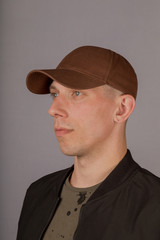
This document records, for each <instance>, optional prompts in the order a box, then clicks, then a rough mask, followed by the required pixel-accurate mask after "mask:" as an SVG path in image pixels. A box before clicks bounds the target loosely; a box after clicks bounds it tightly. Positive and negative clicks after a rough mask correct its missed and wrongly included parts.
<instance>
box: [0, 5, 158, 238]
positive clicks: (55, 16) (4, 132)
mask: <svg viewBox="0 0 160 240" xmlns="http://www.w3.org/2000/svg"><path fill="white" fill-rule="evenodd" d="M0 9H1V10H0V11H1V12H0V18H1V19H0V20H1V31H0V33H1V37H0V46H1V59H0V61H1V62H0V68H1V75H0V76H1V79H0V81H1V88H0V98H1V99H0V100H1V101H0V102H1V115H0V118H1V125H0V127H1V144H0V147H1V151H0V153H1V167H0V171H1V172H0V177H1V179H0V184H1V202H0V207H1V209H0V212H1V214H0V218H1V219H0V230H1V236H0V239H3V240H13V239H15V238H16V232H17V223H18V218H19V214H20V211H21V207H22V202H23V198H24V195H25V192H26V189H27V187H28V186H29V185H30V183H31V182H33V181H34V180H36V179H38V178H40V177H41V176H43V175H45V174H48V173H50V172H52V171H56V170H58V169H61V168H65V167H66V166H70V165H71V164H72V162H73V159H72V158H69V157H66V156H63V155H62V153H61V152H60V150H59V147H58V144H57V142H56V138H55V136H54V134H53V119H52V118H51V117H50V116H49V115H48V108H49V106H50V104H51V98H50V97H49V96H48V95H45V96H39V95H34V94H31V93H30V92H29V91H27V89H26V87H25V77H26V75H27V73H28V72H29V71H30V70H32V69H41V68H42V69H45V68H54V67H56V66H57V64H58V63H59V61H60V60H61V59H62V58H63V57H64V56H65V55H66V54H67V53H69V52H70V51H71V50H73V49H74V48H76V47H79V46H82V45H97V46H101V47H105V48H111V49H112V50H115V51H117V52H119V53H120V54H122V55H124V56H125V57H126V58H127V59H128V60H129V61H130V62H131V63H132V65H133V67H134V68H135V70H136V72H137V75H138V78H139V92H138V98H137V105H136V109H135V110H134V113H133V115H132V116H131V118H130V121H129V122H128V127H127V130H128V132H127V138H128V147H129V148H130V150H131V151H132V155H133V157H134V159H135V160H136V161H137V162H138V163H139V164H141V165H142V166H143V167H145V168H147V169H149V170H150V171H152V172H153V173H154V174H156V175H158V176H160V161H159V156H160V154H159V148H160V145H159V140H160V129H159V122H160V109H159V103H160V95H159V90H160V80H159V70H160V46H159V43H160V1H159V0H157V1H156V0H152V1H151V0H132V1H131V0H103V1H102V0H46V1H42V0H23V1H22V0H12V1H9V0H1V6H0Z"/></svg>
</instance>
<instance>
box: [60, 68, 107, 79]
mask: <svg viewBox="0 0 160 240" xmlns="http://www.w3.org/2000/svg"><path fill="white" fill-rule="evenodd" d="M58 69H62V70H73V71H76V72H78V73H82V74H85V75H87V76H89V77H95V78H97V79H98V80H100V81H101V82H104V83H105V81H103V79H102V78H100V77H98V76H97V75H95V74H88V72H85V71H80V70H79V69H77V68H70V69H66V68H61V67H60V68H58ZM58 69H57V70H58Z"/></svg>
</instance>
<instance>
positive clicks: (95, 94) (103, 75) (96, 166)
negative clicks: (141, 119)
mask: <svg viewBox="0 0 160 240" xmlns="http://www.w3.org/2000/svg"><path fill="white" fill-rule="evenodd" d="M27 87H28V89H29V90H30V91H31V92H33V93H36V94H46V93H50V94H51V96H52V97H53V103H52V105H51V107H50V109H49V114H50V115H51V116H52V117H53V119H54V132H55V134H56V137H57V140H58V142H59V146H60V149H61V151H62V152H63V153H64V154H65V155H69V156H74V166H72V167H71V168H68V169H65V170H61V171H58V172H56V173H52V174H50V175H47V176H45V177H43V178H41V179H39V180H38V181H36V182H34V183H33V184H31V186H30V187H29V189H28V190H27V194H26V197H25V200H24V204H23V208H22V212H21V217H20V220H19V228H18V235H17V240H32V239H34V240H39V239H44V240H51V239H54V240H57V239H67V240H71V239H73V240H91V239H92V240H107V239H112V240H117V239H118V240H122V239H123V240H124V239H126V240H150V239H152V240H159V239H160V179H159V178H158V177H156V176H154V175H153V174H152V173H150V172H148V171H147V170H144V169H142V168H141V167H140V166H139V165H138V164H137V163H136V162H135V161H134V160H133V159H132V156H131V153H130V151H129V150H128V149H127V144H126V134H125V130H126V122H127V119H128V118H129V116H130V115H131V113H132V112H133V110H134V107H135V101H136V95H137V77H136V73H135V71H134V69H133V68H132V66H131V65H130V63H129V62H128V61H127V60H126V59H125V58H124V57H122V56H121V55H119V54H117V53H115V52H113V51H111V50H107V49H104V48H100V47H94V46H83V47H79V48H77V49H75V50H73V51H72V52H71V53H69V54H68V55H67V56H66V57H65V58H64V59H63V60H62V61H61V62H60V64H59V65H58V67H57V68H56V69H52V70H33V71H31V72H30V73H29V74H28V76H27Z"/></svg>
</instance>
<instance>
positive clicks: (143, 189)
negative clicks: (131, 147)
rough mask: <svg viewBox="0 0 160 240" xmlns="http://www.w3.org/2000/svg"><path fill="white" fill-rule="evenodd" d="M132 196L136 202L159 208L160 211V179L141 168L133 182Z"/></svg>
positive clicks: (138, 169)
mask: <svg viewBox="0 0 160 240" xmlns="http://www.w3.org/2000/svg"><path fill="white" fill-rule="evenodd" d="M130 187H131V188H132V194H133V195H134V199H135V201H136V200H137V201H136V202H141V203H144V204H146V205H148V206H150V205H152V206H154V207H156V206H157V207H158V208H159V210H160V178H159V177H158V176H156V175H154V174H153V173H151V172H150V171H148V170H146V169H144V168H142V167H139V168H137V170H136V173H135V175H134V177H133V178H132V181H131V186H130Z"/></svg>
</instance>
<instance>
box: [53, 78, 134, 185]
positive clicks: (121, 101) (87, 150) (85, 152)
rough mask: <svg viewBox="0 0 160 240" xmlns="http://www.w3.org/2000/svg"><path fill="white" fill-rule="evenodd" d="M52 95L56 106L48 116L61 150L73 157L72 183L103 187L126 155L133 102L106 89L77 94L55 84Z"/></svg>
mask: <svg viewBox="0 0 160 240" xmlns="http://www.w3.org/2000/svg"><path fill="white" fill-rule="evenodd" d="M50 93H51V95H52V98H53V102H52V105H51V107H50V108H49V111H48V113H49V114H50V116H52V117H53V119H54V131H55V134H56V137H57V140H58V142H59V146H60V149H61V151H62V153H64V154H65V155H69V156H74V171H73V173H72V176H71V179H70V183H71V184H72V185H73V186H75V187H80V188H82V187H90V186H93V185H95V184H97V183H100V182H101V181H103V180H104V179H105V178H106V177H107V176H108V174H109V173H110V172H111V171H112V170H113V169H114V168H115V166H116V165H117V164H118V163H119V162H120V160H121V159H122V158H123V157H124V155H125V154H126V152H127V146H126V137H125V123H126V120H127V119H128V117H129V115H130V114H131V112H132V111H133V109H134V106H135V100H134V98H133V97H132V96H130V95H123V94H122V93H121V92H119V91H117V90H114V89H113V88H111V87H109V86H107V85H105V87H104V86H100V87H96V88H92V89H87V90H77V89H76V90H74V89H70V88H67V87H64V86H62V85H61V84H59V83H58V82H56V81H53V83H52V84H51V86H50ZM66 129H67V130H66Z"/></svg>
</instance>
